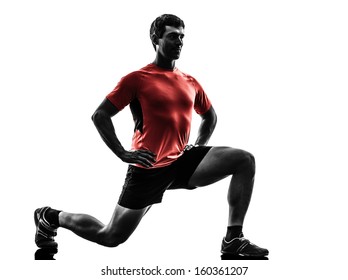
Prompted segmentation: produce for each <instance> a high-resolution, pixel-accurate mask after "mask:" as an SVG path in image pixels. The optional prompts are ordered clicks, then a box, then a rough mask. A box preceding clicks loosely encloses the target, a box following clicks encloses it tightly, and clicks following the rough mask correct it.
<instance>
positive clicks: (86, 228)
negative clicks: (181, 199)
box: [59, 204, 151, 247]
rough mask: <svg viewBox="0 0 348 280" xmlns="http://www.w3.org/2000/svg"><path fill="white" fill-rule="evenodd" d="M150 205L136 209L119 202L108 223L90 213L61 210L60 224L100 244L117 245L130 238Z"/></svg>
mask: <svg viewBox="0 0 348 280" xmlns="http://www.w3.org/2000/svg"><path fill="white" fill-rule="evenodd" d="M150 207H151V206H148V207H145V208H143V209H139V210H134V209H128V208H125V207H122V206H120V205H118V204H117V206H116V208H115V211H114V214H113V216H112V218H111V220H110V222H109V224H107V225H105V224H103V223H102V222H100V221H99V220H97V219H96V218H94V217H92V216H90V215H86V214H72V213H67V212H61V213H60V214H59V224H60V226H61V227H63V228H66V229H69V230H71V231H72V232H74V233H75V234H77V235H78V236H80V237H82V238H84V239H87V240H89V241H92V242H96V243H98V244H100V245H104V246H108V247H116V246H118V245H119V244H121V243H123V242H125V241H126V240H127V239H128V237H129V236H130V235H131V234H132V233H133V231H134V230H135V229H136V227H137V226H138V224H139V222H140V221H141V219H142V217H143V216H144V215H145V213H146V212H147V211H148V210H149V209H150Z"/></svg>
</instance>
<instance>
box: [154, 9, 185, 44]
mask: <svg viewBox="0 0 348 280" xmlns="http://www.w3.org/2000/svg"><path fill="white" fill-rule="evenodd" d="M166 26H171V27H176V28H180V27H181V28H182V29H184V28H185V24H184V22H183V20H181V19H180V18H179V17H177V16H175V15H171V14H163V15H161V16H159V17H158V18H156V19H155V20H154V21H153V22H152V24H151V27H150V39H151V42H152V45H153V47H154V49H155V50H156V45H158V40H159V39H160V38H162V36H163V34H164V33H165V31H166Z"/></svg>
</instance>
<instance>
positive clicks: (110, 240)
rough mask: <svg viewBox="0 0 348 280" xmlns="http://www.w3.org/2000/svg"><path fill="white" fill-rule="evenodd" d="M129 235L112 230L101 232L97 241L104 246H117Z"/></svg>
mask: <svg viewBox="0 0 348 280" xmlns="http://www.w3.org/2000/svg"><path fill="white" fill-rule="evenodd" d="M128 237H129V236H126V235H124V234H118V233H112V232H106V231H104V232H102V233H101V234H100V238H99V239H98V243H99V244H101V245H103V246H106V247H117V246H118V245H120V244H122V243H124V242H126V241H127V239H128Z"/></svg>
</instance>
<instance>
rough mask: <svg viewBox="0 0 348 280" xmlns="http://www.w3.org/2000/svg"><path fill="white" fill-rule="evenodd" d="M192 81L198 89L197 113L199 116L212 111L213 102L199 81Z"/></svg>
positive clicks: (195, 107)
mask: <svg viewBox="0 0 348 280" xmlns="http://www.w3.org/2000/svg"><path fill="white" fill-rule="evenodd" d="M192 79H193V83H194V85H195V89H196V98H195V103H194V109H195V111H196V112H197V114H200V115H202V114H204V113H206V112H207V111H208V110H209V109H210V107H211V102H210V100H209V98H208V96H207V95H206V93H205V92H204V90H203V88H202V86H201V85H200V84H199V83H198V82H197V80H195V79H194V78H192Z"/></svg>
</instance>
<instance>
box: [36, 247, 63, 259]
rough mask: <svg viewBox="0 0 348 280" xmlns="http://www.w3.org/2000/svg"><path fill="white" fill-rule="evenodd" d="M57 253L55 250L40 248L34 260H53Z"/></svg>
mask: <svg viewBox="0 0 348 280" xmlns="http://www.w3.org/2000/svg"><path fill="white" fill-rule="evenodd" d="M57 253H58V249H57V248H54V247H53V248H40V249H38V250H37V251H36V252H35V255H34V257H35V260H55V258H54V255H55V254H57Z"/></svg>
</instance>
